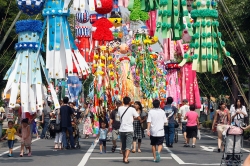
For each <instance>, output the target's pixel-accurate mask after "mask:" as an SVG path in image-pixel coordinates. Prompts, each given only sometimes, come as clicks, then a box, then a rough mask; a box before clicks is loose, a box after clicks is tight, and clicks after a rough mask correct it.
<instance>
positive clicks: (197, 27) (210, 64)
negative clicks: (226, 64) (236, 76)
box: [180, 0, 236, 73]
mask: <svg viewBox="0 0 250 166" xmlns="http://www.w3.org/2000/svg"><path fill="white" fill-rule="evenodd" d="M193 8H195V9H193V10H192V11H191V16H192V18H193V19H194V21H195V23H194V24H193V27H194V35H193V38H192V42H191V43H190V48H191V49H190V50H189V52H188V53H186V54H185V55H184V59H183V61H182V63H181V64H180V66H183V65H184V64H185V63H186V62H187V59H188V58H189V57H190V56H191V58H192V59H193V65H192V69H193V70H196V71H197V72H211V73H217V72H219V71H220V70H221V69H222V61H223V54H224V55H226V58H229V59H230V60H231V62H232V64H233V65H236V64H235V61H234V59H233V58H231V57H230V53H229V52H228V51H226V48H225V42H224V41H222V39H221V32H219V29H218V27H219V22H218V11H217V9H216V8H217V2H216V1H214V0H208V1H205V0H197V1H196V2H195V3H194V5H193Z"/></svg>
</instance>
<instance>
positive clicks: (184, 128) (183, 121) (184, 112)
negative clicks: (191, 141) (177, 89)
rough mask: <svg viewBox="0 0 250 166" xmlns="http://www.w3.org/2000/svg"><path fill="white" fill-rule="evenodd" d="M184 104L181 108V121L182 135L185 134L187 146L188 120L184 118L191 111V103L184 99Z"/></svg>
mask: <svg viewBox="0 0 250 166" xmlns="http://www.w3.org/2000/svg"><path fill="white" fill-rule="evenodd" d="M182 102H183V106H181V107H180V110H179V118H180V119H181V124H182V134H183V137H184V139H185V144H186V143H187V132H186V125H187V120H184V117H185V115H186V113H187V112H188V111H189V103H188V100H187V99H184V100H183V101H182Z"/></svg>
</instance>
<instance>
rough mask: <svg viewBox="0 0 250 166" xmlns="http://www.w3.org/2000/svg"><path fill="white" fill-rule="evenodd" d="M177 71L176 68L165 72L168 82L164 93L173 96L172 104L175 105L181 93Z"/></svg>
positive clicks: (178, 101) (179, 99)
mask: <svg viewBox="0 0 250 166" xmlns="http://www.w3.org/2000/svg"><path fill="white" fill-rule="evenodd" d="M178 74H179V71H177V70H170V71H169V72H168V74H167V76H166V77H167V79H166V81H167V82H168V84H167V85H166V86H167V89H166V91H167V92H166V94H167V96H171V97H173V100H174V102H173V105H175V106H177V104H179V103H180V101H181V95H180V92H181V91H180V89H181V87H180V83H179V79H178V78H179V77H178Z"/></svg>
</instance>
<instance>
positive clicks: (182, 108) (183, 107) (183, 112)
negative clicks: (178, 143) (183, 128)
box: [179, 105, 189, 122]
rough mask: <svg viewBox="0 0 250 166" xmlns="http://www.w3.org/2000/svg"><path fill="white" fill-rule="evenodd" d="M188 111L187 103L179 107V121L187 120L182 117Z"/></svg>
mask: <svg viewBox="0 0 250 166" xmlns="http://www.w3.org/2000/svg"><path fill="white" fill-rule="evenodd" d="M188 111H189V105H183V106H181V107H180V109H179V114H181V122H187V120H184V117H185V115H186V113H187V112H188Z"/></svg>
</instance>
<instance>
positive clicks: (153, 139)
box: [150, 136, 164, 146]
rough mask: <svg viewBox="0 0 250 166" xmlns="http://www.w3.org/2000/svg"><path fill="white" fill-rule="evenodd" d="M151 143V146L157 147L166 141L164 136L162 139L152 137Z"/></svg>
mask: <svg viewBox="0 0 250 166" xmlns="http://www.w3.org/2000/svg"><path fill="white" fill-rule="evenodd" d="M150 140H151V143H150V145H152V146H155V145H162V144H163V141H164V136H162V137H154V136H150Z"/></svg>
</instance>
